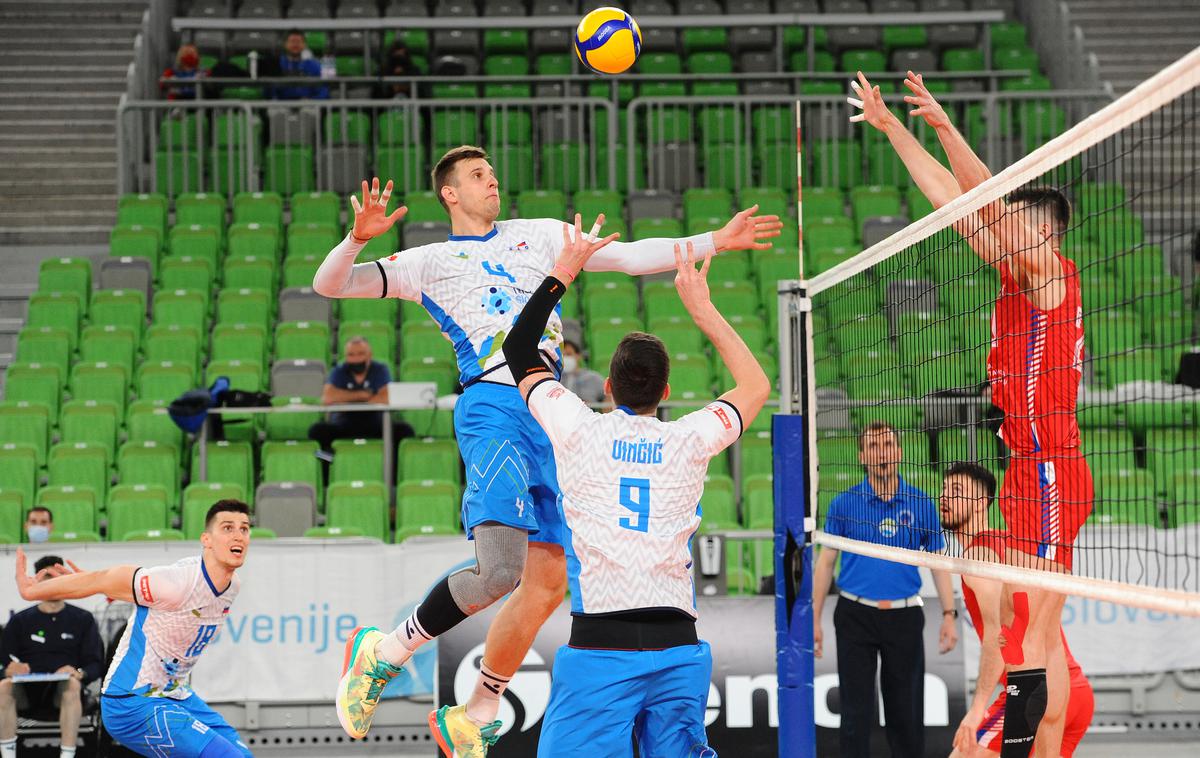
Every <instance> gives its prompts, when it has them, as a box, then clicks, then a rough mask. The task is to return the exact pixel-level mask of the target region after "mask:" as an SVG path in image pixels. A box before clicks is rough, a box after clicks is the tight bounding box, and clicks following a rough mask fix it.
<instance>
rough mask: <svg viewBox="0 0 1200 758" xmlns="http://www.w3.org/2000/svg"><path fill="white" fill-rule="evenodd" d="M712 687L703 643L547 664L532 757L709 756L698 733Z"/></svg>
mask: <svg viewBox="0 0 1200 758" xmlns="http://www.w3.org/2000/svg"><path fill="white" fill-rule="evenodd" d="M711 681H712V651H711V650H710V649H709V647H708V643H707V642H703V641H702V642H700V643H699V644H697V645H682V646H680V647H672V648H667V649H666V650H640V651H638V650H586V649H583V648H574V647H569V646H566V645H564V646H563V647H561V648H559V649H558V654H557V655H556V656H555V658H554V675H553V679H552V684H551V686H550V705H549V707H547V709H546V717H545V719H543V721H542V734H541V737H540V738H539V739H538V752H537V754H538V758H558V756H563V755H602V756H605V757H606V758H609V757H610V756H611V757H612V758H616V756H629V755H632V754H633V748H632V745H631V741H630V735H631V734H632V735H635V736H636V737H637V741H638V751H639V753H640V755H641V756H642V758H716V756H717V753H716V751H714V750H713V749H712V748H710V747H708V735H707V734H706V733H705V731H704V709H705V707H706V706H707V704H708V689H709V685H710V683H711Z"/></svg>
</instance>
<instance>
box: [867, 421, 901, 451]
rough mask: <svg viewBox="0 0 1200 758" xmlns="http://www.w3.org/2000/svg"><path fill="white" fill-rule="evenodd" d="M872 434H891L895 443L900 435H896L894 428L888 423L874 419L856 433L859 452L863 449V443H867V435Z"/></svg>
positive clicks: (898, 440)
mask: <svg viewBox="0 0 1200 758" xmlns="http://www.w3.org/2000/svg"><path fill="white" fill-rule="evenodd" d="M874 432H891V433H892V436H894V437H895V438H896V442H900V435H899V434H897V432H896V427H894V426H892V424H891V423H890V422H888V421H884V420H882V419H875V420H874V421H872V422H870V423H869V424H867V425H866V426H864V427H863V429H862V431H861V432H859V433H858V449H859V450H862V449H863V443H865V442H866V441H867V435H868V434H873V433H874Z"/></svg>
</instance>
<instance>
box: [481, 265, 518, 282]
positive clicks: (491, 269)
mask: <svg viewBox="0 0 1200 758" xmlns="http://www.w3.org/2000/svg"><path fill="white" fill-rule="evenodd" d="M483 270H484V271H486V272H488V273H489V274H491V275H492V276H499V277H503V278H505V279H507V280H508V281H510V282H512V283H513V284H516V283H517V277H515V276H513V275H512V274H510V273H508V272H507V271H505V270H504V264H503V263H497V264H496V265H495V266H493V265H492V262H491V261H484V262H483Z"/></svg>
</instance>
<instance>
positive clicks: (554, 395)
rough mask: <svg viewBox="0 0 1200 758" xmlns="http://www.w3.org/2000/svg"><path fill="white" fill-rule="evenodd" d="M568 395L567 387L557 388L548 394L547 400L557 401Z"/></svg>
mask: <svg viewBox="0 0 1200 758" xmlns="http://www.w3.org/2000/svg"><path fill="white" fill-rule="evenodd" d="M566 393H567V390H566V388H565V387H555V388H554V389H552V390H550V391H549V392H547V393H546V398H547V399H549V400H557V399H559V398H560V397H562V396H563V395H565V394H566Z"/></svg>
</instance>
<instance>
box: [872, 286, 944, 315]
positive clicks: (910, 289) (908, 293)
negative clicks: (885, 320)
mask: <svg viewBox="0 0 1200 758" xmlns="http://www.w3.org/2000/svg"><path fill="white" fill-rule="evenodd" d="M884 298H885V306H884V307H885V308H887V310H888V312H889V314H891V316H892V317H895V316H899V315H901V314H904V313H922V312H923V313H933V312H934V311H936V310H937V288H936V287H934V286H933V282H931V281H929V280H928V279H904V280H901V281H898V282H888V285H887V291H886V293H885V294H884Z"/></svg>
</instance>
